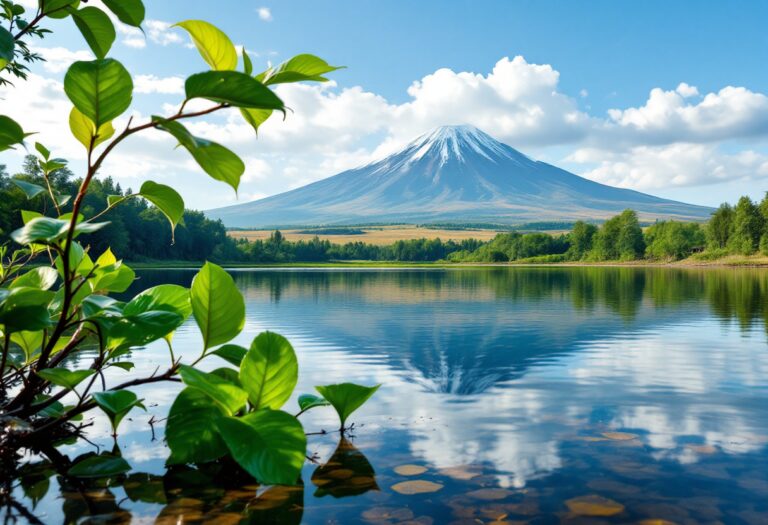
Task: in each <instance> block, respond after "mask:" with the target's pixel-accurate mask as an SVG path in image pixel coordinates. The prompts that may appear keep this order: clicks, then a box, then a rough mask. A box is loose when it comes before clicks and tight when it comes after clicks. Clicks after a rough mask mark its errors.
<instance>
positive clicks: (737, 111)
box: [596, 84, 768, 144]
mask: <svg viewBox="0 0 768 525" xmlns="http://www.w3.org/2000/svg"><path fill="white" fill-rule="evenodd" d="M697 94H698V90H697V89H696V88H695V87H693V86H689V85H687V84H680V85H679V86H678V87H677V89H675V90H673V91H664V90H662V89H661V88H655V89H653V90H651V93H650V95H649V97H648V100H647V101H646V103H645V104H644V105H643V106H640V107H633V108H627V109H612V110H610V111H609V112H608V116H609V119H610V121H609V122H608V123H607V125H606V126H605V128H606V130H607V131H608V132H609V133H610V134H614V136H616V134H617V133H618V134H619V136H620V137H622V138H623V139H624V140H627V141H629V142H634V143H645V144H670V143H673V142H685V141H689V142H707V141H718V140H729V139H735V138H742V137H754V136H765V135H768V97H767V96H765V95H764V94H762V93H755V92H752V91H750V90H748V89H746V88H743V87H733V86H727V87H724V88H722V89H721V90H720V91H718V92H717V93H707V94H706V95H705V96H704V97H703V99H701V100H700V101H698V102H695V103H691V102H690V101H689V100H688V99H690V98H691V97H694V96H696V95H697ZM596 136H597V137H600V138H602V136H601V134H600V133H597V134H596Z"/></svg>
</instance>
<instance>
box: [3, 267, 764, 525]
mask: <svg viewBox="0 0 768 525" xmlns="http://www.w3.org/2000/svg"><path fill="white" fill-rule="evenodd" d="M194 273H195V272H194V271H192V270H189V271H186V270H154V271H149V270H148V271H141V272H138V276H139V277H140V281H139V283H137V285H136V286H135V287H134V288H135V291H139V290H141V289H144V288H147V287H149V286H153V285H156V284H160V283H169V282H170V283H178V284H182V285H189V283H190V281H191V279H192V277H193V275H194ZM232 273H233V275H234V277H235V280H236V282H237V284H238V286H239V287H240V289H241V290H242V292H243V294H244V296H245V298H246V306H247V320H246V326H245V330H244V331H243V334H241V336H239V337H238V338H237V340H236V342H238V343H240V344H243V345H246V346H247V345H248V343H249V342H250V340H251V339H252V338H253V336H255V335H256V334H258V333H259V332H261V331H263V330H271V331H276V332H279V333H281V334H283V335H285V336H286V337H288V338H289V340H290V341H291V342H292V343H293V345H294V347H295V348H296V351H297V354H298V357H299V362H300V378H299V387H298V388H297V391H296V392H297V394H298V393H303V392H314V385H319V384H328V383H333V382H341V381H353V382H356V383H361V384H370V385H372V384H377V383H381V384H382V385H383V386H382V387H381V389H380V390H379V391H378V392H377V394H376V395H375V396H374V397H373V398H372V400H371V401H369V403H368V404H367V405H365V406H364V407H363V408H362V409H360V410H359V411H358V412H356V413H355V414H354V415H353V416H352V418H351V419H352V421H354V422H355V426H354V429H353V431H352V433H351V435H350V436H348V438H347V439H344V440H342V441H340V437H339V435H338V433H334V432H328V433H326V434H318V435H311V436H310V437H309V446H308V451H307V453H308V455H310V456H311V457H312V461H307V462H306V464H305V467H304V471H303V481H304V485H303V487H298V488H283V487H274V488H266V489H265V488H263V487H256V486H255V485H254V484H253V482H252V481H249V480H247V479H243V477H240V476H237V475H234V474H232V473H231V472H226V471H220V470H216V469H215V468H213V469H207V470H194V469H191V468H184V469H174V470H172V471H169V472H167V473H166V470H165V469H164V467H163V464H164V460H165V458H166V457H167V455H168V450H167V448H166V447H165V446H164V444H163V441H162V436H163V430H164V428H163V421H162V420H163V418H164V417H165V416H166V414H167V410H168V408H169V405H170V403H171V402H172V400H173V398H174V396H175V394H176V392H177V391H178V390H179V388H180V387H179V386H178V385H177V384H172V383H171V384H155V385H147V386H145V387H143V388H142V389H137V393H139V394H140V396H141V397H143V398H145V400H146V403H147V405H148V411H147V412H146V413H144V412H141V411H137V412H132V413H131V415H130V417H129V419H128V420H126V421H125V422H124V423H123V425H122V426H121V433H120V437H119V446H120V449H121V450H122V454H123V456H124V457H125V458H126V459H127V460H128V461H129V463H131V465H132V466H133V467H134V474H131V475H130V476H129V477H128V478H127V479H124V480H117V481H112V482H111V483H106V482H95V483H93V484H90V485H88V486H87V487H85V488H83V487H74V486H69V485H62V483H61V482H60V481H59V480H58V479H57V478H56V477H55V476H52V475H51V472H50V470H49V469H46V467H45V465H40V464H36V463H35V458H30V461H31V462H30V465H29V467H28V468H27V472H28V475H27V476H26V477H25V478H23V479H22V480H21V483H20V484H17V486H16V488H15V489H14V493H15V496H16V500H17V502H18V503H19V505H20V506H23V507H24V508H25V509H26V511H25V512H27V514H28V516H27V519H28V520H29V521H34V517H36V518H37V519H39V521H40V522H43V523H61V522H64V521H67V522H75V521H78V522H89V523H91V522H114V523H122V522H129V521H131V520H132V522H133V523H155V522H157V523H196V522H202V521H214V520H215V521H216V522H217V523H287V524H298V523H332V524H348V523H370V524H384V523H390V524H394V523H409V524H413V523H419V524H422V525H429V524H436V525H438V524H447V523H455V524H479V523H495V524H501V523H536V524H539V523H542V524H544V523H573V524H578V523H646V524H651V523H658V524H661V523H678V524H687V523H691V524H693V523H712V524H715V523H735V524H746V523H762V524H764V523H768V345H767V344H766V343H767V337H766V321H767V320H768V273H766V272H765V271H759V270H712V269H708V270H696V269H687V270H679V269H667V268H606V267H603V268H562V267H561V268H520V267H518V268H503V267H499V268H474V269H473V268H449V269H437V268H435V269H423V268H422V269H386V270H376V269H366V270H357V269H338V270H334V269H317V270H305V269H295V270H274V269H262V270H235V271H233V272H232ZM174 342H175V344H174V346H175V349H176V350H177V352H181V353H182V354H183V355H185V356H189V357H190V358H192V357H193V356H196V355H197V353H198V352H199V348H200V338H199V335H198V331H197V327H196V326H195V325H194V321H192V320H190V321H189V322H188V323H187V324H186V325H185V326H183V327H182V328H181V329H180V330H179V331H178V333H177V334H176V336H175V339H174ZM130 359H131V361H133V362H135V363H136V369H134V371H133V372H131V373H136V374H139V375H147V374H149V373H151V372H152V371H153V370H155V368H157V367H162V370H164V369H165V367H167V362H168V357H167V348H166V347H165V346H164V345H161V344H153V345H150V346H149V347H147V348H145V349H140V350H136V351H134V352H133V355H132V356H131V358H130ZM223 364H224V362H223V361H220V360H218V358H211V359H210V363H209V365H210V366H211V367H218V366H222V365H223ZM120 373H121V374H123V377H124V375H125V372H120ZM294 397H295V396H294ZM295 407H296V401H295V399H292V400H291V401H290V402H289V403H288V404H287V405H286V409H287V410H290V411H296V409H295ZM88 418H89V419H92V420H93V426H92V427H90V428H89V429H88V435H89V438H90V439H91V440H92V441H93V442H94V443H95V444H99V445H101V446H102V447H106V448H107V449H109V448H111V446H112V440H111V438H110V436H109V425H108V422H107V421H106V420H105V419H103V418H102V417H101V416H99V415H98V414H94V413H91V414H88ZM301 419H302V421H303V423H304V427H305V429H306V431H307V432H320V431H322V430H327V431H332V430H333V429H334V428H336V427H337V426H338V423H337V421H338V420H337V418H336V415H335V413H334V412H333V410H332V409H330V408H320V409H315V410H313V411H310V412H308V413H307V414H305V415H303V416H302V417H301ZM150 421H152V424H151V425H150ZM61 450H62V452H64V453H67V454H69V455H70V456H72V455H76V454H77V453H82V452H84V451H87V450H93V448H92V446H91V445H89V444H87V443H84V442H80V443H77V444H74V445H69V446H66V447H63V448H62V449H61ZM411 492H419V493H417V494H411ZM89 519H90V520H93V521H89ZM644 520H649V521H644ZM651 520H666V521H651Z"/></svg>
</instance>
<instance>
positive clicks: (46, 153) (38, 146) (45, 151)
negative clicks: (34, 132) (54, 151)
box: [35, 142, 51, 160]
mask: <svg viewBox="0 0 768 525" xmlns="http://www.w3.org/2000/svg"><path fill="white" fill-rule="evenodd" d="M35 149H36V150H37V152H38V153H39V154H40V156H41V157H43V159H45V160H48V159H49V158H50V157H51V152H50V151H49V150H48V148H46V147H45V146H43V145H42V144H40V143H39V142H35Z"/></svg>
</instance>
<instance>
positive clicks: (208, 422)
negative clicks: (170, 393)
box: [165, 387, 227, 465]
mask: <svg viewBox="0 0 768 525" xmlns="http://www.w3.org/2000/svg"><path fill="white" fill-rule="evenodd" d="M222 417H224V411H223V410H222V409H221V407H219V405H217V404H216V403H215V402H214V401H213V400H212V399H211V398H210V397H208V396H207V395H205V394H204V393H203V392H202V391H201V390H199V389H197V388H190V387H187V388H185V389H184V390H182V391H181V392H180V393H179V395H178V396H176V400H175V401H174V402H173V405H171V410H170V412H169V413H168V421H167V422H166V426H165V439H166V441H167V442H168V447H169V448H170V449H171V455H170V457H169V458H168V464H169V465H179V464H185V463H207V462H208V461H213V460H215V459H218V458H220V457H221V456H223V455H224V454H226V452H227V447H226V446H225V445H224V441H222V439H221V437H220V436H219V433H218V432H217V431H216V422H217V421H218V420H219V419H220V418H222Z"/></svg>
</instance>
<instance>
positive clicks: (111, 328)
mask: <svg viewBox="0 0 768 525" xmlns="http://www.w3.org/2000/svg"><path fill="white" fill-rule="evenodd" d="M101 321H102V323H101V324H102V325H103V326H105V328H107V330H108V334H109V341H108V346H109V348H112V349H115V348H124V347H130V346H142V345H146V344H148V343H151V342H152V341H156V340H158V339H161V338H163V337H165V336H166V335H168V334H169V333H171V332H173V331H174V330H176V329H177V328H178V327H179V326H181V325H182V324H183V323H184V319H182V317H181V316H180V315H178V314H176V313H173V312H164V311H159V310H152V311H149V312H143V313H140V314H137V315H131V316H125V317H121V318H117V319H102V320H101Z"/></svg>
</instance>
